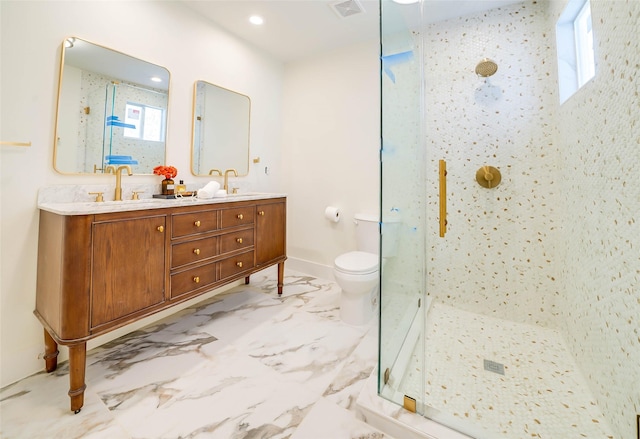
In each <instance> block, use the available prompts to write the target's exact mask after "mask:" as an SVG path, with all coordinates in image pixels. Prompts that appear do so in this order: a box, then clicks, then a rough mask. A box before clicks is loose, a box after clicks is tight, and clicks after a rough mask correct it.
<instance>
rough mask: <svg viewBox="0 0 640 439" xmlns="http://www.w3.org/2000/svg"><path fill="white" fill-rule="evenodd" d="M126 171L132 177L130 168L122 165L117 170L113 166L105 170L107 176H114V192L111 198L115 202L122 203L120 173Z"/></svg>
mask: <svg viewBox="0 0 640 439" xmlns="http://www.w3.org/2000/svg"><path fill="white" fill-rule="evenodd" d="M123 170H126V171H127V174H128V175H133V172H132V171H131V166H129V165H122V166H118V167H117V168H116V167H115V166H114V165H109V166H107V167H106V168H105V171H106V172H107V174H115V175H116V192H115V195H114V197H113V199H114V200H115V201H122V171H123Z"/></svg>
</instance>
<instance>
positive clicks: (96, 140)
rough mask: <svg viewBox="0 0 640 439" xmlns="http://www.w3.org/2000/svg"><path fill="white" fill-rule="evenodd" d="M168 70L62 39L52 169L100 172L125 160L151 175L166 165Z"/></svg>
mask: <svg viewBox="0 0 640 439" xmlns="http://www.w3.org/2000/svg"><path fill="white" fill-rule="evenodd" d="M169 76H170V75H169V71H168V70H167V69H165V68H164V67H160V66H157V65H155V64H151V63H148V62H146V61H142V60H140V59H137V58H134V57H132V56H129V55H125V54H123V53H121V52H117V51H115V50H111V49H108V48H106V47H102V46H99V45H96V44H93V43H90V42H88V41H85V40H82V39H79V38H75V37H71V38H67V39H66V40H65V41H64V42H63V47H62V59H61V63H60V85H59V87H58V110H57V119H56V134H55V145H54V158H53V167H54V168H55V169H56V171H58V172H60V173H63V174H100V173H103V172H104V169H105V168H106V166H108V165H110V164H114V165H118V164H128V165H131V168H132V170H133V172H134V173H135V174H151V173H152V172H153V168H154V167H155V166H158V165H161V164H164V162H165V152H166V142H165V137H166V127H167V113H168V111H167V109H168V98H169Z"/></svg>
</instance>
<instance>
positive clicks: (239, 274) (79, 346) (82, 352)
mask: <svg viewBox="0 0 640 439" xmlns="http://www.w3.org/2000/svg"><path fill="white" fill-rule="evenodd" d="M39 208H40V230H39V244H38V276H37V286H36V309H35V311H34V313H35V315H36V316H37V317H38V319H39V320H40V322H41V323H42V325H43V327H44V338H45V356H44V359H45V366H46V370H47V371H48V372H51V371H53V370H55V369H56V367H57V356H58V349H57V348H58V344H61V345H66V346H68V348H69V381H70V389H69V397H70V398H71V410H72V411H74V412H76V413H77V412H79V411H80V409H81V408H82V405H83V403H84V390H85V388H86V385H85V382H84V379H85V366H86V343H87V340H90V339H92V338H94V337H97V336H99V335H102V334H105V333H108V332H109V331H112V330H114V329H116V328H119V327H122V326H124V325H127V324H130V323H132V322H135V321H137V320H139V319H141V318H143V317H147V316H150V315H152V314H155V313H157V312H159V311H163V310H166V309H168V308H171V307H173V306H175V305H177V304H179V303H181V302H184V301H185V300H188V299H192V298H194V297H197V296H199V295H202V294H204V293H206V292H209V291H211V290H212V289H214V288H217V287H220V286H222V285H225V284H228V283H231V282H234V281H237V280H242V279H244V282H245V283H248V282H249V277H250V275H251V274H252V273H255V272H257V271H259V270H262V269H264V268H267V267H269V266H272V265H275V264H277V265H278V294H282V285H283V277H284V261H285V259H286V232H285V230H286V224H285V223H286V198H285V197H284V196H282V195H270V194H260V195H253V196H234V197H232V196H230V197H228V198H218V199H211V200H193V201H190V200H182V201H178V200H141V201H140V202H137V203H136V202H131V201H125V202H119V203H118V202H112V203H111V204H108V203H94V202H91V203H86V202H85V203H44V204H40V205H39Z"/></svg>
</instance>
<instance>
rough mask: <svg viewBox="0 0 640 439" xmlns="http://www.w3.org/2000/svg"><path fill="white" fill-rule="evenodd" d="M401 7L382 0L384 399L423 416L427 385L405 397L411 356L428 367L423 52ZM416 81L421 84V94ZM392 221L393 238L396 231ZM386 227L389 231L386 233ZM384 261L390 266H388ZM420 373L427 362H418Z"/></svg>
mask: <svg viewBox="0 0 640 439" xmlns="http://www.w3.org/2000/svg"><path fill="white" fill-rule="evenodd" d="M405 18H406V17H404V16H403V5H401V4H398V3H395V2H393V1H391V0H381V1H380V55H381V56H380V59H381V82H380V86H381V90H380V93H381V139H382V148H381V151H380V181H381V190H380V215H381V218H380V225H381V227H380V233H381V237H380V247H381V248H380V255H381V258H383V257H384V256H389V255H391V256H392V257H385V258H383V259H381V261H380V267H381V269H380V320H379V322H380V327H379V357H378V394H379V395H380V396H382V397H383V398H385V399H387V400H389V401H392V402H394V403H396V404H400V405H403V406H405V407H408V408H409V409H410V410H411V409H413V410H415V411H416V412H417V413H419V414H424V402H423V395H424V391H423V390H424V384H419V385H418V387H417V388H416V390H418V391H417V393H416V394H411V395H405V394H404V393H401V392H400V385H401V382H402V380H403V379H404V371H405V370H406V368H407V367H408V366H409V365H408V364H407V361H408V360H409V359H410V358H411V353H412V352H415V350H419V351H421V352H422V354H419V355H417V356H416V357H417V358H419V359H422V360H418V362H424V360H423V359H424V358H425V355H424V343H423V339H424V337H423V332H424V312H423V309H424V297H426V296H425V288H426V271H425V270H426V254H425V251H424V249H425V248H426V233H427V232H426V230H425V214H426V202H427V197H426V191H427V190H428V188H427V187H426V185H424V184H423V182H424V178H425V169H424V166H423V165H422V164H423V163H425V162H426V157H425V156H424V155H425V154H426V149H425V148H424V145H423V140H422V139H424V136H423V132H422V130H423V127H422V125H423V124H422V121H423V120H424V117H423V115H424V111H423V106H424V104H423V95H424V93H423V86H422V79H421V78H423V77H424V75H423V71H422V70H423V65H422V63H420V62H419V60H420V59H422V54H421V52H420V51H421V47H422V45H421V44H419V43H418V42H417V41H416V40H415V38H416V37H415V35H414V34H413V33H412V32H411V30H410V29H409V28H408V27H407V26H406V22H405ZM416 84H421V85H420V87H418V88H417V89H416ZM386 224H393V231H394V233H393V235H392V234H391V233H390V232H391V230H392V227H388V228H387V227H386ZM385 229H387V231H388V233H385ZM383 261H384V264H383ZM411 367H413V368H415V370H418V371H421V374H420V376H419V377H417V378H418V379H419V381H420V383H424V379H423V377H424V365H423V364H412V365H411Z"/></svg>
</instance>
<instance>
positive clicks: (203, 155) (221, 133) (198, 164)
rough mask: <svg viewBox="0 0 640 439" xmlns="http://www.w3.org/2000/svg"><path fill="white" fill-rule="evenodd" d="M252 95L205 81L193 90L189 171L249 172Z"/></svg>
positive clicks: (206, 173)
mask: <svg viewBox="0 0 640 439" xmlns="http://www.w3.org/2000/svg"><path fill="white" fill-rule="evenodd" d="M250 114H251V99H249V97H248V96H245V95H242V94H240V93H236V92H234V91H231V90H227V89H226V88H222V87H218V86H217V85H214V84H210V83H208V82H205V81H197V82H196V83H195V86H194V92H193V135H192V139H193V142H192V150H191V172H192V173H193V174H194V175H198V176H202V175H210V174H214V175H217V172H216V171H220V172H221V173H224V171H225V170H226V169H235V170H236V171H237V172H238V175H239V176H242V175H247V174H248V173H249V126H250Z"/></svg>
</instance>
